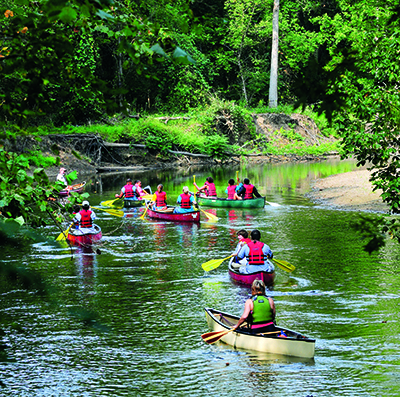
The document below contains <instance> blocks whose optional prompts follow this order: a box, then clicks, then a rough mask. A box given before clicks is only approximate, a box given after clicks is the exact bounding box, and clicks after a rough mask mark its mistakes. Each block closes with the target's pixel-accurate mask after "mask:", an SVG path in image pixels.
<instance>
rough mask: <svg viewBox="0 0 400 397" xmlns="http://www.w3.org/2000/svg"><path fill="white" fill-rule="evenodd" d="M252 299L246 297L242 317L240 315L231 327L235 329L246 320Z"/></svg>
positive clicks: (251, 305)
mask: <svg viewBox="0 0 400 397" xmlns="http://www.w3.org/2000/svg"><path fill="white" fill-rule="evenodd" d="M253 307H254V306H253V301H252V300H251V299H247V301H246V303H245V305H244V310H243V314H242V317H240V319H239V321H238V322H237V323H236V325H234V326H233V327H232V328H233V329H237V328H239V327H240V326H241V325H242V324H243V323H244V322H245V321H246V320H247V317H249V314H250V312H251V311H252V310H253Z"/></svg>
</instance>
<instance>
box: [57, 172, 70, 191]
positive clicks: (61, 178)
mask: <svg viewBox="0 0 400 397" xmlns="http://www.w3.org/2000/svg"><path fill="white" fill-rule="evenodd" d="M66 172H67V170H66V169H65V168H60V171H59V172H58V175H57V179H56V180H57V181H59V182H62V183H63V184H64V186H65V187H67V186H68V182H67V179H66V178H65V173H66Z"/></svg>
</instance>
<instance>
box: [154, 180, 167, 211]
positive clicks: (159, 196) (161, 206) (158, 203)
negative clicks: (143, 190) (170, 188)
mask: <svg viewBox="0 0 400 397" xmlns="http://www.w3.org/2000/svg"><path fill="white" fill-rule="evenodd" d="M163 189H164V186H163V185H162V184H161V183H160V184H159V185H158V186H157V190H156V192H155V193H154V195H153V197H152V199H151V200H152V203H153V207H152V208H153V210H155V211H165V210H167V209H168V207H167V193H166V192H164V191H163Z"/></svg>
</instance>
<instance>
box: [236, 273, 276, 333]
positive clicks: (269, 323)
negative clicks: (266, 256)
mask: <svg viewBox="0 0 400 397" xmlns="http://www.w3.org/2000/svg"><path fill="white" fill-rule="evenodd" d="M265 291H266V288H265V284H264V282H263V281H262V280H258V279H256V280H254V281H253V284H252V285H251V295H252V297H251V298H250V299H247V300H246V303H245V305H244V310H243V314H242V316H241V317H240V319H239V321H238V322H237V324H236V325H235V326H234V327H233V329H237V328H238V327H239V326H240V325H241V324H243V323H244V322H245V321H246V323H247V324H248V327H249V329H248V330H249V331H250V332H252V333H255V334H260V333H267V332H274V331H276V327H275V324H274V320H275V315H276V309H275V303H274V300H273V299H272V298H271V297H269V296H267V295H266V293H265Z"/></svg>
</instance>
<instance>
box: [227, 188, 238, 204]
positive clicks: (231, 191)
mask: <svg viewBox="0 0 400 397" xmlns="http://www.w3.org/2000/svg"><path fill="white" fill-rule="evenodd" d="M227 190H228V199H230V200H233V199H234V198H235V192H236V185H229V186H228V188H227Z"/></svg>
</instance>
